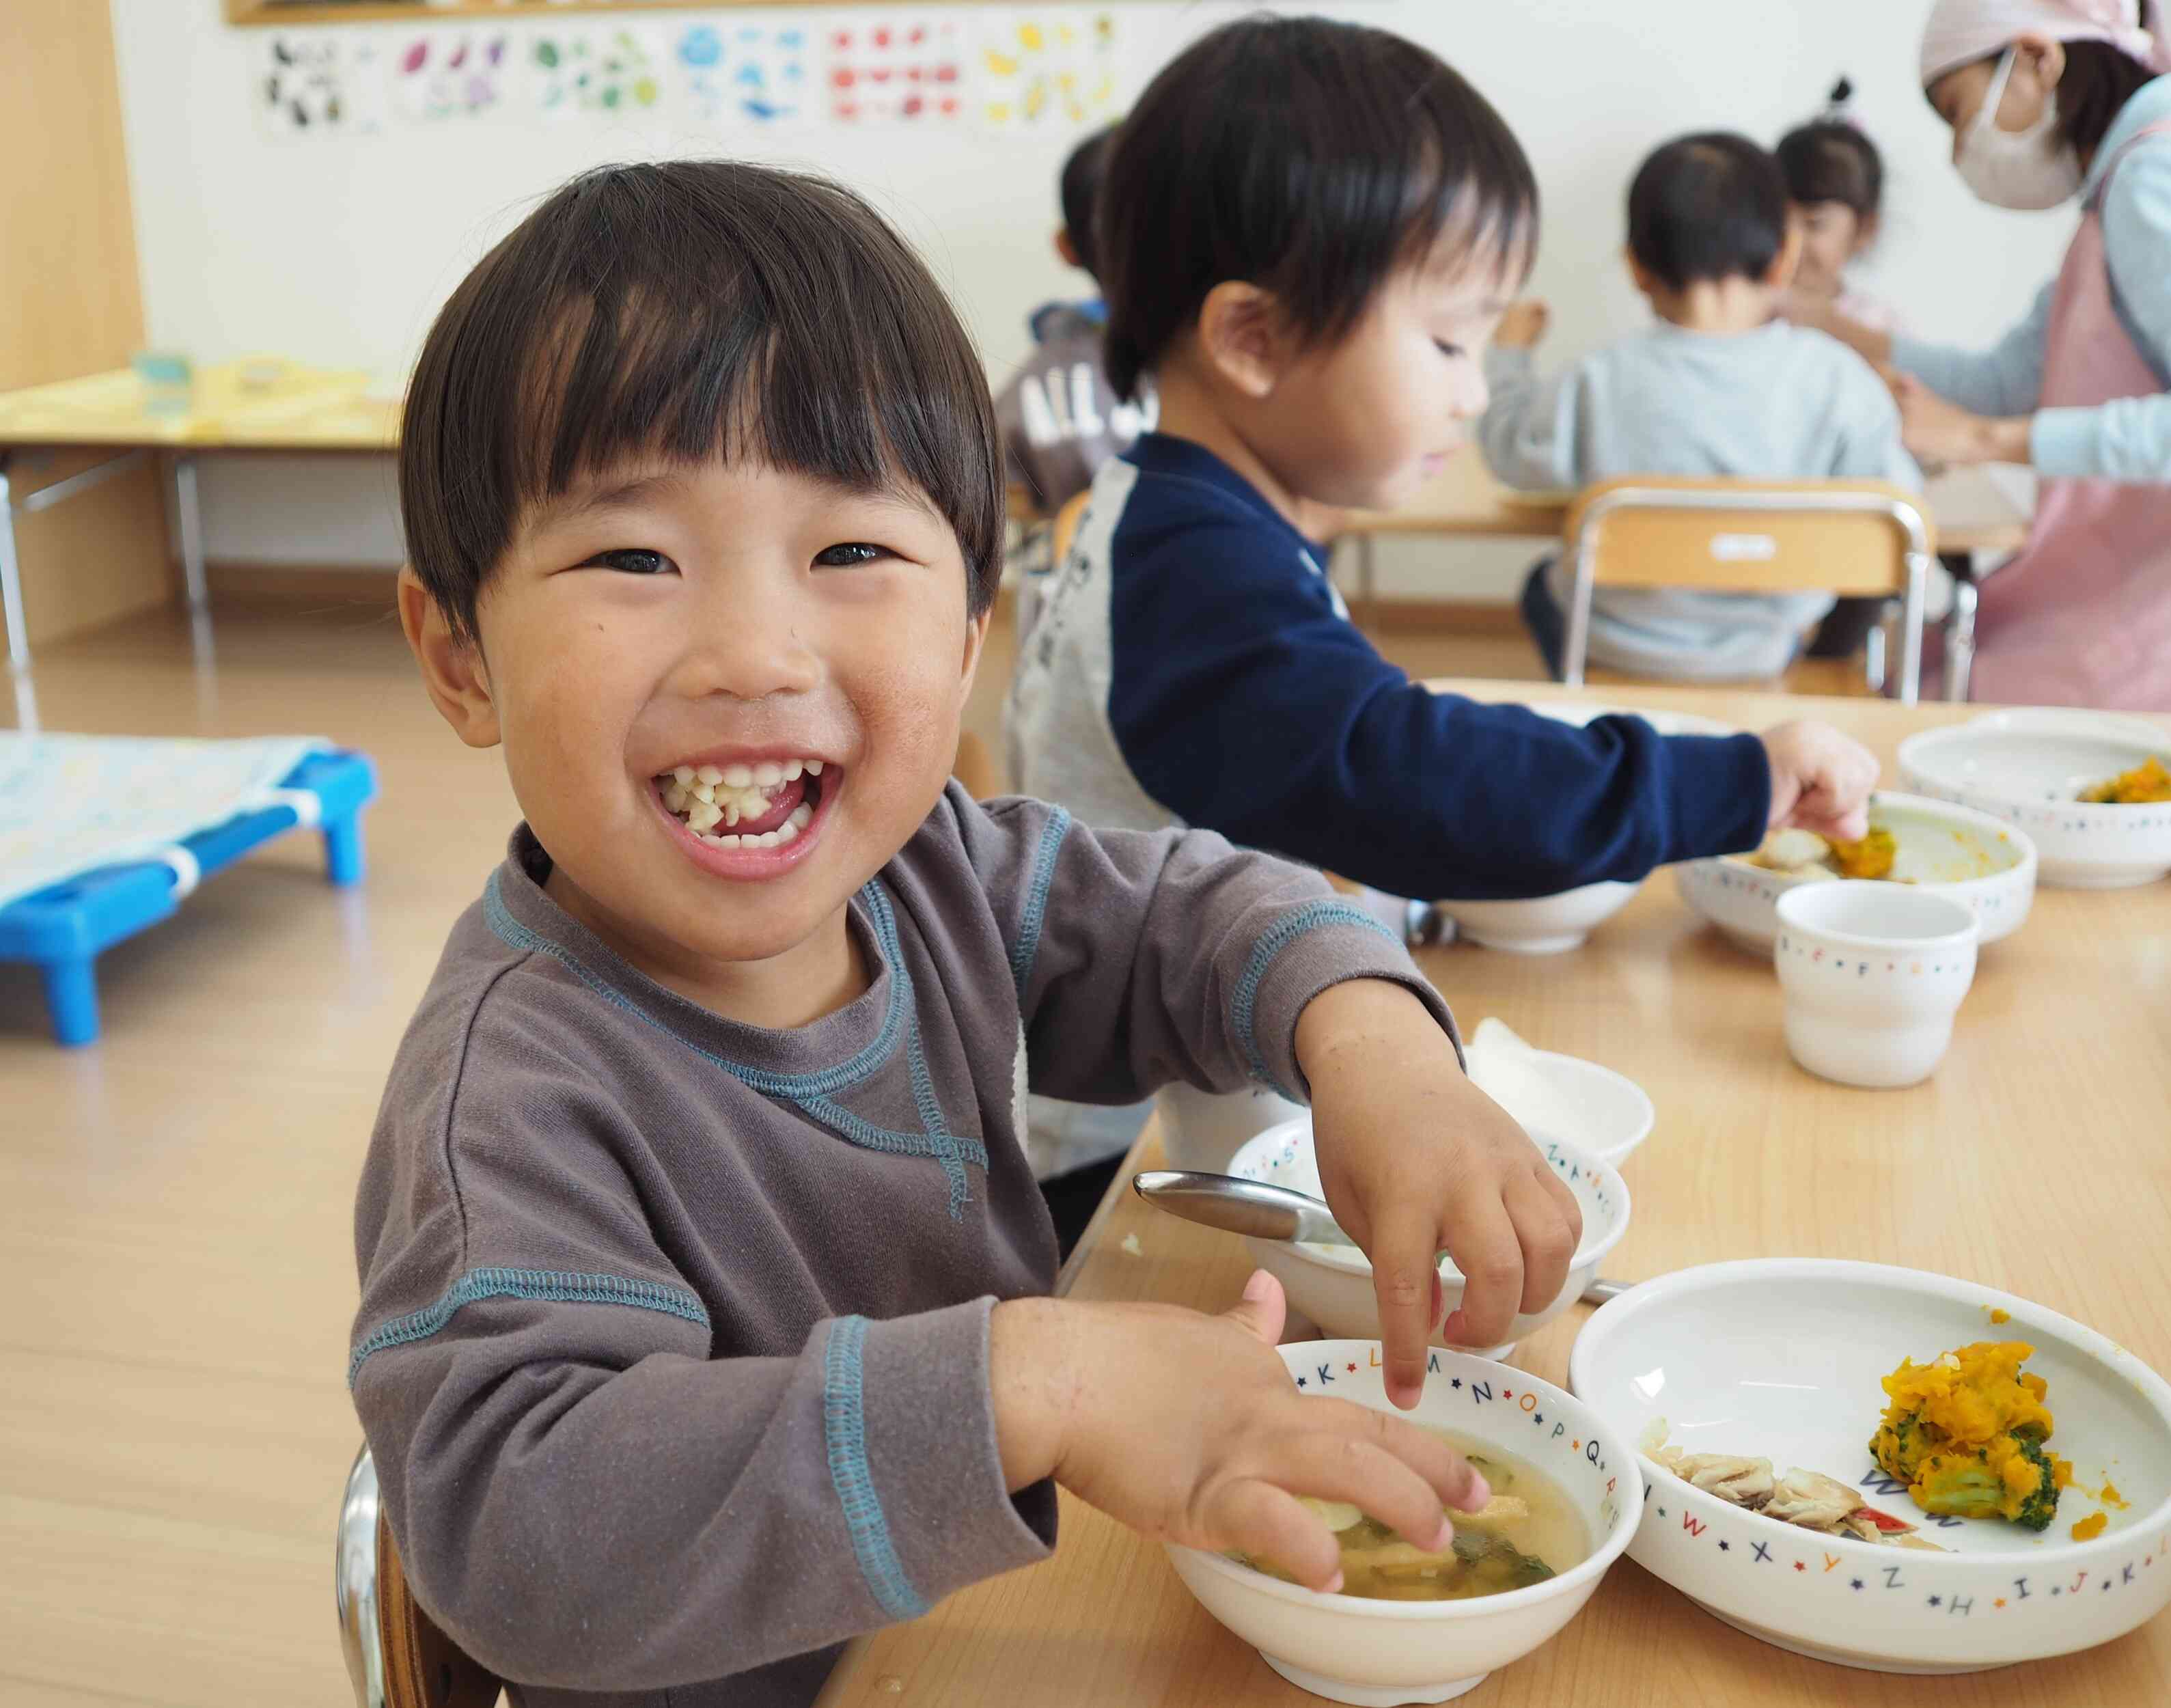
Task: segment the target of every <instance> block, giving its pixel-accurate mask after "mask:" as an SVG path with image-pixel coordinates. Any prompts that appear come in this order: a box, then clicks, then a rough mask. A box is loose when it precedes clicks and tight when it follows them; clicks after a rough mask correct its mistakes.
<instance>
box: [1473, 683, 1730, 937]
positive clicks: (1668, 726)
mask: <svg viewBox="0 0 2171 1708" xmlns="http://www.w3.org/2000/svg"><path fill="white" fill-rule="evenodd" d="M1530 710H1531V711H1532V712H1536V713H1537V714H1538V716H1539V717H1550V718H1552V719H1553V720H1554V722H1558V723H1572V724H1573V725H1575V726H1576V727H1577V728H1582V727H1583V726H1584V724H1587V723H1589V722H1590V721H1591V720H1592V719H1593V718H1597V717H1640V718H1642V719H1643V721H1644V722H1646V723H1648V724H1649V725H1650V726H1651V727H1652V728H1654V729H1655V730H1657V731H1658V732H1659V734H1661V735H1739V733H1741V732H1740V731H1739V730H1738V729H1734V728H1729V727H1728V726H1727V725H1725V724H1723V723H1719V722H1715V721H1714V720H1713V719H1711V718H1708V717H1697V716H1695V715H1694V714H1693V713H1691V712H1638V711H1636V710H1634V709H1632V708H1631V707H1628V706H1584V705H1579V704H1577V703H1575V702H1573V701H1563V700H1552V701H1536V702H1534V703H1532V705H1531V706H1530ZM1640 887H1641V886H1640V884H1619V883H1604V884H1582V885H1580V886H1579V887H1578V888H1576V889H1565V890H1563V891H1561V892H1560V893H1559V894H1554V895H1539V896H1532V897H1529V898H1526V899H1524V900H1511V901H1442V902H1441V903H1440V904H1439V910H1440V911H1441V912H1443V913H1445V914H1446V915H1447V916H1449V917H1450V918H1451V919H1452V920H1454V921H1455V927H1456V929H1457V930H1458V931H1460V932H1461V934H1462V935H1463V936H1465V937H1468V938H1469V939H1470V940H1471V942H1472V943H1481V944H1482V945H1483V946H1484V947H1485V948H1491V949H1505V950H1507V951H1508V952H1509V953H1511V954H1525V955H1555V954H1561V953H1565V952H1566V951H1568V950H1569V949H1573V948H1581V947H1582V946H1583V943H1584V939H1585V938H1587V937H1589V935H1590V933H1591V932H1593V931H1595V929H1597V927H1600V926H1601V925H1603V924H1605V921H1607V920H1609V919H1611V918H1612V917H1613V916H1614V915H1615V914H1616V913H1618V912H1620V911H1621V910H1622V908H1624V907H1626V906H1627V905H1628V900H1629V898H1630V897H1631V896H1632V895H1634V894H1635V893H1636V891H1637V890H1638V888H1640Z"/></svg>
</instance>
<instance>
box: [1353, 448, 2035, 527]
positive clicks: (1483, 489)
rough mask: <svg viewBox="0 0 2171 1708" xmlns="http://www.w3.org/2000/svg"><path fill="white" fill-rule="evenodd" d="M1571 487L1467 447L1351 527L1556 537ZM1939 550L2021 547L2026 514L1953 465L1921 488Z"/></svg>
mask: <svg viewBox="0 0 2171 1708" xmlns="http://www.w3.org/2000/svg"><path fill="white" fill-rule="evenodd" d="M1574 496H1575V495H1574V494H1573V492H1518V491H1514V490H1513V489H1512V488H1510V487H1508V486H1503V485H1501V483H1500V482H1499V481H1497V480H1495V479H1494V478H1493V472H1492V470H1489V469H1488V468H1487V467H1486V466H1485V459H1484V458H1483V457H1482V456H1480V455H1478V454H1477V452H1476V451H1474V450H1465V451H1463V452H1461V454H1458V455H1455V456H1453V457H1450V458H1449V459H1448V461H1447V466H1446V467H1445V469H1443V470H1441V471H1440V472H1439V475H1437V476H1435V477H1434V479H1433V480H1432V481H1429V482H1428V483H1427V484H1426V485H1425V486H1423V487H1422V488H1421V489H1420V490H1419V491H1418V494H1417V496H1416V497H1413V498H1412V499H1411V500H1410V502H1408V503H1407V504H1405V505H1403V506H1402V508H1399V509H1396V510H1390V511H1375V510H1361V511H1357V512H1354V513H1352V515H1351V516H1350V518H1349V519H1348V523H1347V524H1346V527H1345V531H1346V532H1348V533H1349V534H1461V535H1466V536H1478V537H1489V538H1493V539H1509V540H1520V539H1552V538H1557V537H1558V535H1559V534H1560V531H1561V524H1563V523H1564V522H1565V521H1566V520H1567V519H1568V505H1569V503H1570V502H1572V501H1573V498H1574ZM1923 496H1924V497H1925V498H1926V499H1927V502H1928V504H1929V507H1930V511H1931V513H1932V516H1933V517H1934V518H1935V519H1936V524H1937V535H1938V542H1937V543H1938V551H1953V552H1961V551H1969V552H1972V551H2018V550H2019V549H2020V547H2021V546H2023V545H2025V544H2026V543H2027V540H2028V517H2027V515H2026V514H2025V513H2024V512H2023V511H2022V510H2021V509H2020V508H2018V506H2017V505H2015V504H2014V503H2013V501H2012V499H2011V498H2009V497H2007V496H2006V494H2005V493H2004V492H2003V491H2002V490H2001V489H2000V488H1999V487H1998V486H1997V483H1996V482H1995V481H1992V480H1991V477H1990V476H1989V475H1988V474H1986V472H1985V471H1984V470H1981V469H1956V470H1952V471H1950V472H1949V473H1947V474H1943V475H1938V476H1936V477H1935V478H1933V479H1932V480H1931V481H1930V482H1929V483H1928V485H1927V486H1926V487H1925V488H1924V492H1923Z"/></svg>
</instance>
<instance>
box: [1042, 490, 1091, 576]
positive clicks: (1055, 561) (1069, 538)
mask: <svg viewBox="0 0 2171 1708" xmlns="http://www.w3.org/2000/svg"><path fill="white" fill-rule="evenodd" d="M1092 497H1093V495H1092V493H1091V492H1090V491H1087V492H1080V493H1078V494H1076V495H1075V497H1069V498H1066V499H1065V500H1064V502H1063V508H1061V509H1060V510H1058V511H1057V512H1056V513H1055V540H1054V542H1053V549H1052V550H1051V551H1049V553H1048V567H1049V568H1050V569H1051V570H1053V569H1054V568H1055V567H1057V566H1058V565H1059V564H1060V563H1061V562H1062V561H1063V560H1064V558H1066V557H1068V556H1070V547H1071V545H1072V543H1073V542H1074V541H1075V540H1076V539H1077V538H1078V524H1079V523H1080V521H1082V520H1083V519H1084V518H1085V506H1086V505H1087V503H1088V502H1091V499H1092Z"/></svg>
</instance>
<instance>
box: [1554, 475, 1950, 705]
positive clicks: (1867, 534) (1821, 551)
mask: <svg viewBox="0 0 2171 1708" xmlns="http://www.w3.org/2000/svg"><path fill="white" fill-rule="evenodd" d="M1563 540H1564V541H1565V545H1566V551H1567V554H1568V561H1569V562H1570V564H1571V565H1572V566H1573V570H1574V575H1575V580H1574V585H1573V591H1572V593H1571V594H1570V596H1569V599H1568V611H1567V623H1568V636H1567V642H1566V645H1565V646H1564V647H1563V656H1562V660H1561V663H1562V671H1561V674H1562V679H1563V680H1564V681H1565V682H1566V683H1567V684H1568V686H1570V687H1573V688H1579V687H1581V686H1582V685H1583V679H1584V661H1585V658H1586V657H1587V656H1588V654H1589V649H1590V605H1591V598H1592V595H1593V594H1594V593H1595V591H1596V590H1597V589H1598V588H1600V587H1632V588H1695V589H1697V590H1699V591H1703V592H1713V593H1777V592H1814V593H1831V594H1868V595H1881V596H1884V597H1896V598H1898V599H1899V600H1900V631H1901V636H1902V639H1901V643H1900V693H1899V697H1900V700H1901V701H1905V702H1906V704H1908V705H1910V706H1911V705H1913V704H1914V703H1915V701H1916V696H1917V695H1918V693H1919V691H1920V688H1921V683H1922V608H1923V600H1924V599H1925V597H1926V594H1927V585H1928V580H1929V572H1930V559H1931V554H1932V551H1934V550H1935V549H1936V548H1935V541H1934V537H1933V535H1932V530H1931V523H1930V518H1929V514H1928V513H1927V511H1926V510H1924V509H1923V508H1922V500H1921V499H1920V498H1919V497H1917V496H1916V494H1914V493H1912V492H1910V491H1907V490H1906V488H1904V487H1901V486H1892V485H1890V484H1889V483H1888V482H1885V481H1747V480H1735V479H1708V480H1681V479H1672V478H1659V477H1657V476H1651V477H1645V478H1630V479H1627V480H1620V481H1602V482H1600V484H1599V485H1597V486H1592V487H1590V488H1589V489H1588V490H1586V491H1584V492H1583V493H1582V494H1581V495H1580V496H1579V497H1577V499H1576V501H1575V503H1574V505H1573V508H1571V509H1570V510H1569V511H1568V524H1567V526H1566V528H1565V529H1564V530H1563ZM1873 663H1874V661H1873Z"/></svg>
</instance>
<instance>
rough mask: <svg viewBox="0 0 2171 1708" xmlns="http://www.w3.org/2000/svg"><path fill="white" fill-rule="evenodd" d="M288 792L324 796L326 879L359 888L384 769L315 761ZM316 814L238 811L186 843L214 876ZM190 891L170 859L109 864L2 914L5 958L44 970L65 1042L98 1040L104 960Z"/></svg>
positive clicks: (322, 756)
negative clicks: (368, 820) (366, 830)
mask: <svg viewBox="0 0 2171 1708" xmlns="http://www.w3.org/2000/svg"><path fill="white" fill-rule="evenodd" d="M280 787H281V788H282V789H289V790H293V791H297V792H302V793H306V794H310V795H314V796H315V797H316V799H317V812H316V814H315V815H314V822H315V824H316V825H317V828H318V829H319V830H322V831H323V833H324V875H325V876H326V877H327V878H330V880H331V882H332V883H333V884H337V885H339V886H340V888H342V889H344V888H346V887H347V886H349V885H351V884H359V883H360V882H361V881H362V808H363V807H365V806H366V805H367V804H368V803H369V802H370V801H371V800H373V798H375V797H376V794H377V771H376V767H375V766H373V765H371V763H370V761H369V760H368V757H367V755H363V754H359V753H349V752H344V751H335V752H329V753H316V754H311V755H309V756H308V758H307V759H305V760H303V761H302V762H301V763H300V764H299V765H296V766H295V767H294V768H293V770H292V771H289V772H287V775H286V776H285V778H284V779H282V780H281V783H280ZM309 816H310V815H309V814H308V813H307V812H306V811H305V810H303V809H302V808H297V807H295V806H292V805H287V804H285V803H280V804H277V805H274V806H268V807H264V808H259V809H257V810H255V811H253V812H246V813H239V814H235V815H234V816H233V818H231V819H228V820H227V821H226V822H225V823H224V824H214V825H213V826H212V828H211V829H209V830H199V831H198V832H197V833H196V835H193V836H190V837H186V838H185V839H183V841H181V842H180V845H179V846H180V847H181V848H183V849H185V851H187V853H188V855H189V856H190V858H192V859H193V860H194V861H195V862H196V867H197V868H198V870H199V871H200V873H201V875H202V876H204V877H206V878H208V877H209V876H210V875H211V874H212V873H214V872H217V871H219V870H220V869H222V867H228V866H231V865H232V864H233V862H235V861H237V860H239V859H240V858H241V857H242V856H243V855H244V854H246V853H248V852H249V851H251V850H252V849H254V848H256V847H259V846H261V845H262V844H264V843H265V842H268V841H271V839H272V838H273V837H274V836H280V835H285V834H286V833H287V831H289V830H294V829H296V828H298V826H300V825H301V824H303V822H304V821H305V820H306V819H308V818H309ZM181 863H182V864H185V862H181ZM185 894H187V891H186V890H185V889H184V888H183V884H182V878H181V875H180V871H179V870H178V869H177V868H176V866H175V865H172V864H169V863H167V862H163V861H148V862H132V863H130V864H127V865H121V866H104V867H99V868H98V869H97V870H95V871H93V872H87V873H83V875H82V876H81V877H79V878H69V879H67V881H66V882H64V883H61V884H53V885H51V886H50V887H49V888H47V889H40V890H39V891H37V892H36V893H35V894H30V895H25V896H21V897H19V898H18V899H17V900H14V901H12V902H10V903H8V905H6V906H5V907H0V961H27V962H29V963H31V964H34V965H35V966H36V967H37V968H38V969H39V971H40V975H42V977H43V978H44V980H45V987H46V1012H47V1013H48V1014H49V1015H50V1016H51V1019H52V1028H53V1036H54V1037H55V1038H56V1039H58V1040H59V1041H60V1042H61V1043H62V1044H65V1045H82V1044H88V1043H91V1042H93V1041H94V1040H95V1039H96V1038H97V1037H98V1030H99V1023H98V975H97V960H98V957H99V954H101V953H103V952H104V951H105V950H107V949H109V948H112V947H113V945H114V944H115V943H119V942H120V941H121V939H122V938H124V937H133V936H135V935H136V933H137V932H140V931H144V930H147V929H148V928H149V927H152V926H154V925H156V924H158V921H161V920H163V919H166V918H169V917H170V916H172V915H173V914H174V912H175V911H176V910H178V909H179V908H180V905H181V902H182V900H183V899H184V897H185Z"/></svg>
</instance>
